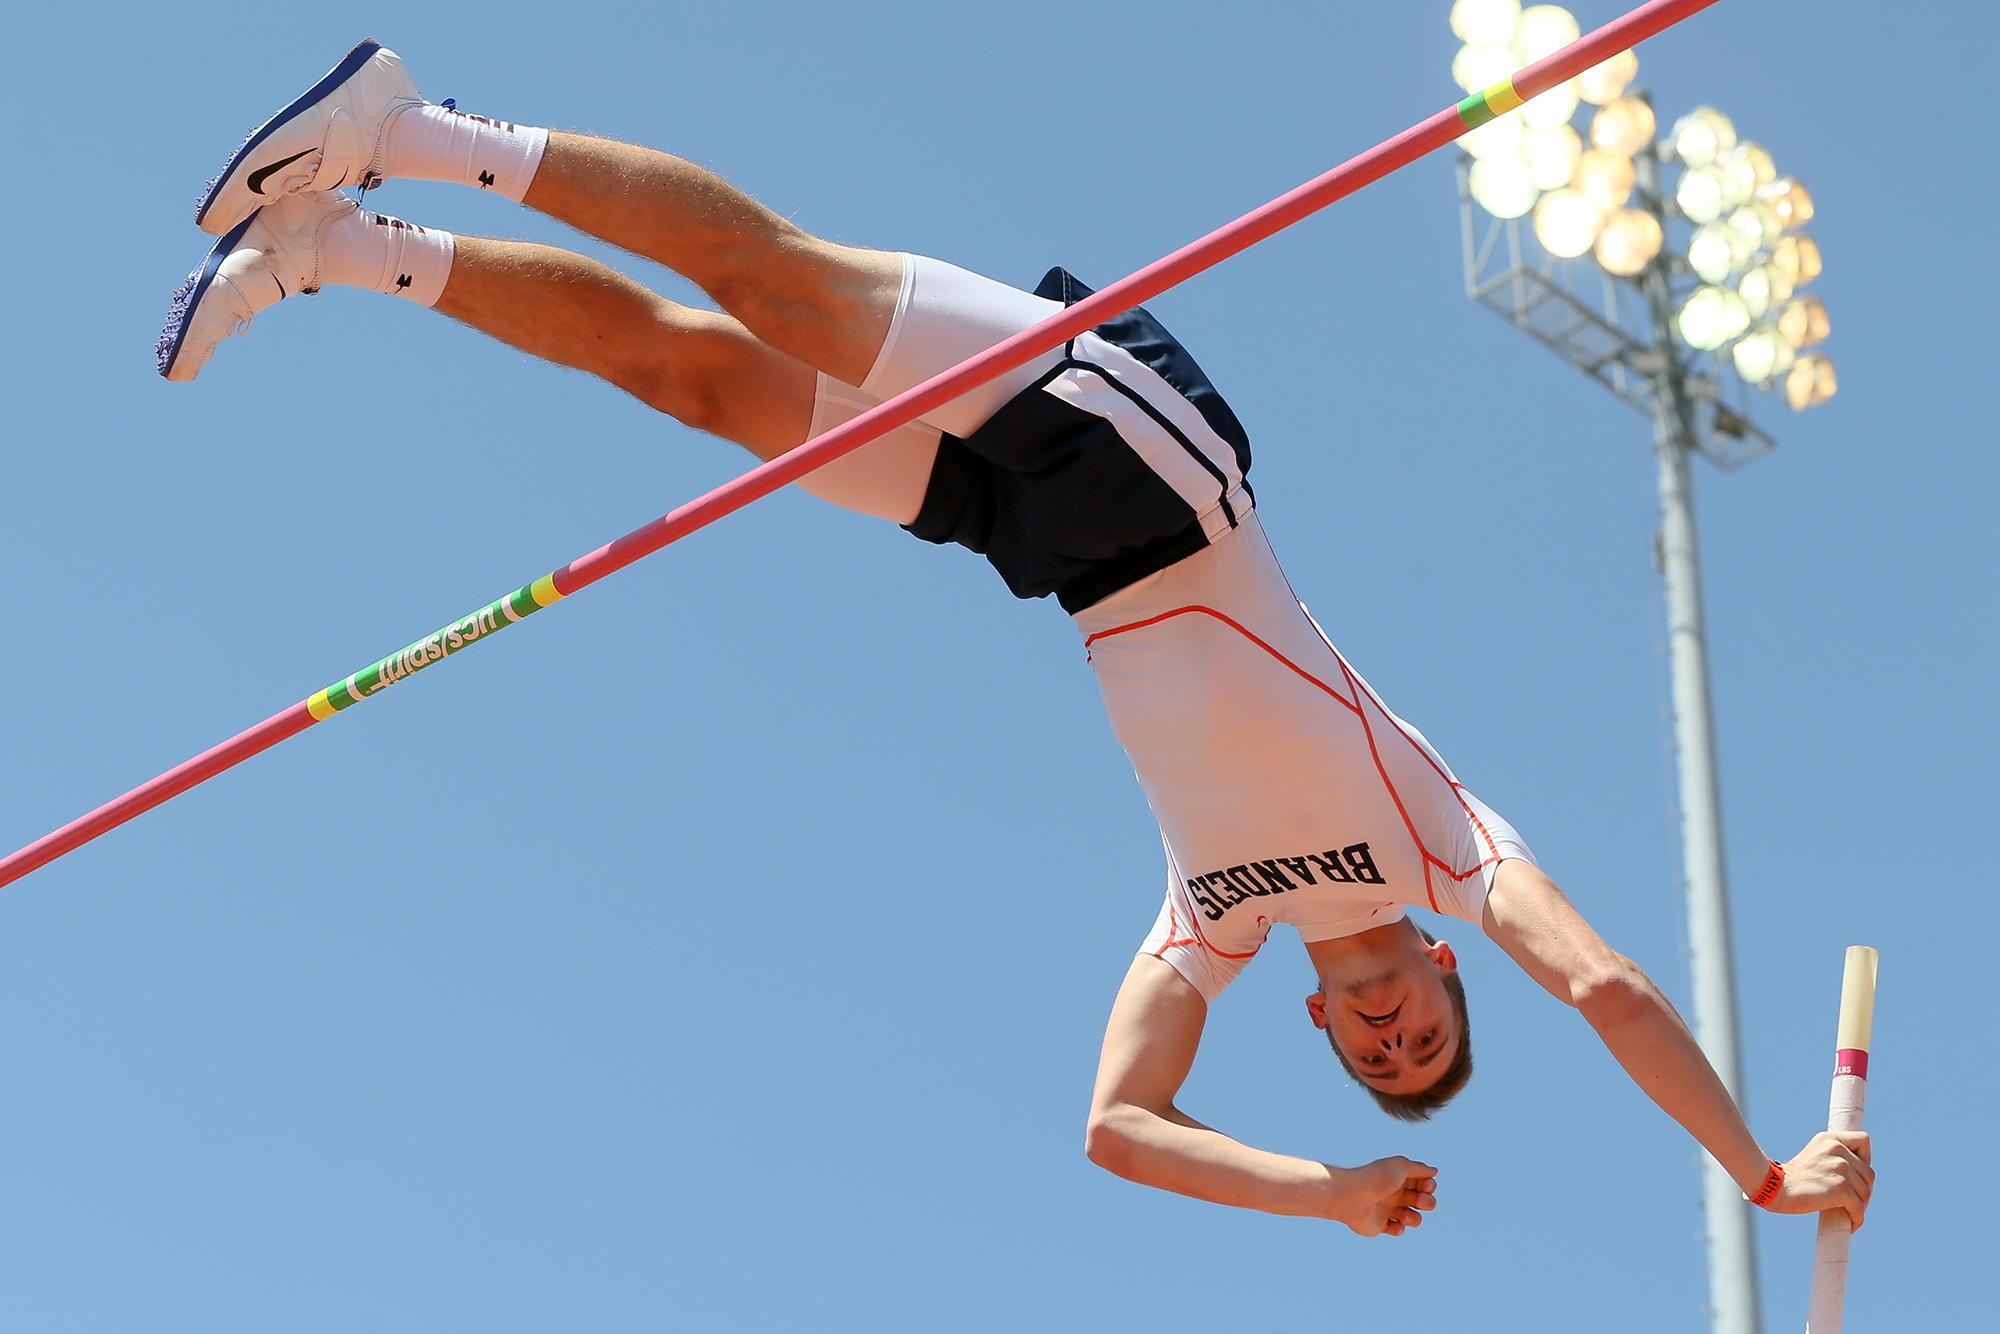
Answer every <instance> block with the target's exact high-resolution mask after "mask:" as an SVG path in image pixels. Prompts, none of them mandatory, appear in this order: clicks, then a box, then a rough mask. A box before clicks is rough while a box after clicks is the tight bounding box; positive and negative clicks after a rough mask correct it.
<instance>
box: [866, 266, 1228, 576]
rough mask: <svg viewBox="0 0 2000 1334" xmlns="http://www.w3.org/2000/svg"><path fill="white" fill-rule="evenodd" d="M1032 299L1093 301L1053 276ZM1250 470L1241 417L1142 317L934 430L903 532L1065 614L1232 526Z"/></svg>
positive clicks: (1062, 276) (1080, 340)
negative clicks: (976, 562)
mask: <svg viewBox="0 0 2000 1334" xmlns="http://www.w3.org/2000/svg"><path fill="white" fill-rule="evenodd" d="M1035 295H1036V296H1038V297H1043V298H1047V299H1049V300H1053V301H1060V302H1062V303H1063V304H1064V305H1066V306H1067V305H1074V304H1075V303H1076V302H1077V301H1080V300H1081V299H1083V298H1084V297H1086V296H1088V295H1090V289H1089V288H1087V287H1085V286H1084V285H1083V284H1082V283H1079V282H1078V281H1077V280H1076V279H1075V278H1073V277H1071V276H1070V275H1069V273H1067V272H1066V271H1064V270H1063V269H1060V268H1056V269H1051V270H1049V273H1048V276H1047V277H1045V278H1043V279H1042V282H1041V284H1040V286H1038V287H1037V288H1036V289H1035ZM1024 327H1025V326H1024ZM1249 471H1250V440H1249V437H1248V436H1247V435H1246V434H1245V433H1244V430H1243V426H1242V424H1241V423H1240V422H1239V421H1237V419H1236V414H1235V413H1234V412H1232V411H1230V408H1229V405H1228V404H1227V403H1225V402H1224V401H1223V399H1222V395H1220V394H1219V393H1217V392H1216V390H1215V386H1214V385H1212V384H1211V383H1209V380H1208V377H1207V376H1206V375H1204V374H1203V373H1202V371H1201V368H1200V367H1199V366H1197V365H1196V364H1195V361H1194V358H1193V357H1191V356H1189V355H1188V352H1187V349H1186V348H1184V347H1182V346H1181V344H1180V342H1179V340H1177V339H1176V338H1175V337H1174V336H1173V335H1172V334H1170V333H1168V332H1167V330H1166V328H1165V327H1164V326H1163V325H1161V324H1160V322H1159V321H1158V320H1156V319H1154V318H1153V316H1152V315H1151V314H1150V313H1148V312H1147V311H1146V310H1145V309H1144V308H1140V309H1137V310H1132V311H1129V312H1127V313H1126V314H1123V315H1120V316H1118V317H1117V318H1115V319H1112V320H1108V321H1106V322H1105V323H1103V324H1100V325H1098V326H1097V327H1096V328H1095V329H1093V330H1091V331H1090V332H1088V333H1085V334H1080V335H1078V336H1077V337H1076V338H1073V339H1071V340H1070V341H1069V343H1067V344H1066V345H1065V346H1064V347H1063V349H1062V351H1061V355H1060V359H1059V360H1056V361H1055V362H1054V363H1053V364H1051V365H1048V366H1046V368H1044V369H1042V370H1041V372H1040V374H1039V375H1038V376H1037V378H1036V379H1035V380H1034V381H1033V382H1032V383H1031V384H1029V385H1028V386H1027V387H1026V388H1024V389H1022V390H1020V391H1019V392H1018V393H1016V394H1015V395H1014V396H1013V397H1012V398H1010V399H1008V400H1007V401H1006V402H1005V403H1004V404H1003V405H1001V406H1000V408H999V409H998V410H997V411H995V412H994V413H993V414H992V416H991V417H989V418H988V419H987V420H986V421H985V422H984V424H983V425H980V426H979V427H978V428H977V429H976V430H974V431H972V432H971V433H970V434H968V435H965V436H962V437H961V436H956V435H951V434H949V433H944V434H943V436H942V439H941V440H940V441H939V445H938V451H937V459H936V463H935V464H934V466H933V467H932V470H931V475H930V481H929V484H928V486H927V487H926V489H925V492H924V498H923V504H922V508H921V509H920V511H919V512H918V514H917V517H916V518H915V520H914V521H912V522H911V523H908V524H906V525H905V527H906V528H907V529H908V530H909V531H910V532H911V533H913V534H915V535H916V536H918V537H920V538H922V539H924V540H925V541H927V542H940V543H942V542H955V543H958V544H959V545H961V546H965V547H969V548H971V549H972V550H973V551H976V552H979V553H980V554H981V555H983V556H985V557H986V559H987V560H988V561H990V562H991V563H992V565H993V567H994V569H996V570H998V571H999V573H1000V577H1001V578H1002V579H1004V580H1005V581H1006V583H1007V587H1008V588H1009V589H1011V590H1012V591H1013V593H1014V595H1015V596H1016V597H1023V598H1036V597H1044V596H1046V595H1048V594H1050V593H1053V594H1055V595H1056V598H1057V600H1058V601H1059V602H1060V603H1061V604H1062V606H1063V608H1064V610H1066V611H1069V612H1071V613H1075V612H1078V611H1081V610H1082V609H1083V608H1085V607H1088V606H1090V605H1091V604H1092V603H1094V602H1097V601H1100V600H1101V599H1103V598H1106V597H1109V596H1110V595H1111V594H1112V593H1115V592H1117V591H1118V590H1119V589H1121V588H1124V587H1126V586H1127V585H1129V584H1132V583H1134V582H1136V581H1138V580H1140V579H1143V578H1144V577H1146V576H1147V575H1149V574H1152V573H1153V572H1155V571H1157V570H1162V569H1165V568H1166V567H1167V566H1169V565H1172V564H1173V563H1175V562H1176V561H1179V560H1182V559H1184V558H1185V557H1187V556H1190V555H1193V554H1194V553H1195V552H1197V551H1199V550H1201V549H1202V548H1203V547H1205V546H1207V545H1208V543H1209V542H1210V541H1211V540H1212V539H1213V538H1215V537H1216V536H1218V535H1220V534H1221V533H1223V532H1226V531H1228V530H1229V529H1231V528H1234V527H1235V526H1236V524H1237V522H1238V521H1239V519H1240V518H1241V517H1242V516H1243V515H1244V514H1246V513H1248V512H1249V509H1250V507H1251V505H1252V503H1253V500H1252V496H1251V492H1250V486H1249V483H1248V481H1247V480H1246V475H1247V474H1248V473H1249Z"/></svg>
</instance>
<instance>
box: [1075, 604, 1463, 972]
mask: <svg viewBox="0 0 2000 1334" xmlns="http://www.w3.org/2000/svg"><path fill="white" fill-rule="evenodd" d="M1188 615H1202V616H1211V617H1214V618H1215V619H1216V620H1218V621H1221V622H1222V623H1223V624H1224V625H1226V626H1228V627H1229V628H1230V629H1232V630H1234V631H1236V633H1237V634H1239V635H1242V636H1243V637H1244V638H1245V639H1247V640H1249V641H1250V642H1251V643H1253V644H1255V645H1256V646H1257V647H1258V648H1261V649H1263V650H1264V652H1266V653H1268V654H1270V655H1271V656H1272V657H1273V658H1276V659H1277V660H1278V661H1279V662H1281V663H1283V664H1284V665H1285V666H1286V667H1288V668H1290V669H1291V670H1292V671H1293V672H1294V673H1295V674H1297V675H1298V676H1299V677H1300V678H1301V679H1303V680H1306V681H1310V682H1311V683H1312V684H1313V685H1315V686H1317V687H1319V689H1321V690H1322V691H1324V692H1325V693H1326V695H1327V697H1328V698H1329V699H1332V700H1333V701H1335V702H1336V703H1338V704H1340V705H1342V706H1343V707H1345V708H1346V709H1348V710H1349V711H1350V712H1351V713H1353V714H1354V716H1355V717H1356V718H1358V719H1360V720H1361V732H1362V735H1363V736H1365V737H1366V738H1367V739H1368V756H1369V758H1370V759H1371V760H1373V761H1374V762H1375V774H1376V776H1377V777H1378V778H1380V779H1381V780H1382V787H1383V789H1384V790H1385V791H1387V792H1388V794H1389V800H1390V801H1392V802H1394V803H1395V806H1396V814H1397V815H1399V816H1401V817H1402V820H1403V829H1404V831H1405V832H1406V833H1408V834H1409V836H1410V842H1411V843H1413V844H1414V845H1415V846H1416V849H1417V856H1418V859H1419V863H1418V864H1419V865H1421V866H1422V867H1423V868H1424V897H1425V898H1427V899H1429V900H1430V905H1431V911H1432V912H1441V911H1443V910H1442V909H1440V908H1439V907H1438V903H1437V894H1436V892H1435V891H1434V890H1432V888H1431V867H1433V866H1435V867H1437V869H1438V870H1440V871H1442V872H1444V873H1445V874H1446V875H1448V876H1450V877H1451V878H1452V879H1453V880H1469V879H1471V878H1472V877H1473V876H1475V875H1477V874H1479V873H1480V872H1481V871H1483V870H1485V869H1486V868H1487V867H1489V866H1491V865H1493V864H1494V863H1495V862H1498V861H1499V860H1501V857H1500V847H1499V844H1497V843H1495V842H1494V841H1493V835H1492V833H1491V832H1489V831H1488V830H1487V828H1486V823H1485V822H1484V821H1483V820H1481V819H1480V818H1479V814H1478V812H1476V811H1474V810H1473V809H1472V807H1471V805H1470V804H1469V803H1467V801H1466V800H1465V786H1464V784H1462V783H1460V782H1459V781H1458V780H1457V779H1455V778H1453V777H1452V776H1451V775H1450V774H1449V773H1448V772H1446V770H1445V768H1444V766H1443V765H1441V764H1439V763H1438V762H1437V760H1436V759H1435V758H1433V757H1432V755H1431V753H1430V752H1429V751H1428V750H1426V749H1424V748H1423V747H1422V746H1420V745H1418V744H1417V739H1416V738H1415V737H1413V736H1411V735H1410V734H1409V732H1407V731H1406V730H1404V728H1403V725H1402V723H1401V722H1400V721H1398V720H1397V718H1396V715H1394V714H1393V713H1390V712H1389V708H1388V706H1387V705H1385V704H1384V703H1382V701H1381V700H1380V699H1379V698H1377V697H1376V695H1375V692H1374V691H1372V690H1368V689H1366V688H1365V687H1364V686H1363V685H1362V683H1361V679H1360V678H1359V677H1357V676H1356V675H1355V674H1354V671H1353V669H1352V668H1350V667H1349V666H1348V665H1347V659H1346V658H1344V657H1342V656H1341V653H1340V650H1339V649H1337V648H1335V647H1334V646H1333V641H1331V640H1329V639H1328V638H1327V637H1326V633H1325V632H1324V631H1322V630H1320V629H1319V627H1318V626H1317V625H1314V626H1313V629H1314V631H1315V632H1316V633H1317V634H1318V635H1319V642H1320V643H1322V644H1325V645H1326V648H1327V652H1329V653H1331V654H1333V660H1334V661H1335V662H1337V663H1339V664H1340V673H1341V675H1342V676H1343V677H1344V678H1345V679H1346V681H1347V685H1348V688H1349V689H1351V690H1352V691H1353V692H1354V698H1353V699H1348V698H1347V697H1346V696H1344V695H1342V694H1341V693H1340V692H1339V691H1338V690H1335V689H1334V688H1333V687H1332V686H1330V685H1328V684H1327V683H1326V682H1324V681H1322V680H1320V679H1319V678H1318V677H1317V676H1314V675H1313V674H1312V673H1311V672H1309V671H1307V670H1306V669H1305V668H1303V667H1301V666H1299V665H1298V664H1297V663H1295V662H1293V661H1292V660H1291V659H1290V658H1288V657H1286V656H1285V655H1284V654H1283V653H1280V652H1279V651H1278V650H1277V649H1275V648H1273V647H1272V646H1271V645H1270V644H1268V643H1266V642H1264V640H1262V639H1260V638H1258V637H1257V636H1256V635H1255V634H1253V633H1251V632H1250V631H1249V630H1248V629H1246V628H1245V627H1244V626H1243V625H1242V623H1241V622H1239V621H1237V620H1235V619H1234V618H1232V617H1229V616H1225V615H1223V614H1222V613H1221V612H1219V611H1217V610H1216V609H1215V608H1213V607H1203V606H1199V605H1190V606H1186V607H1175V608H1174V609H1173V610H1172V611H1163V612H1161V613H1160V614H1159V615H1157V616H1149V617H1147V618H1146V619H1145V620H1143V621H1133V622H1132V623H1131V624H1129V625H1116V626H1113V627H1111V628H1110V629H1109V630H1099V631H1098V632H1097V633H1096V634H1094V635H1090V636H1088V637H1087V638H1085V639H1084V641H1083V647H1084V649H1085V651H1086V652H1088V650H1089V648H1090V646H1091V645H1092V644H1095V643H1096V642H1097V641H1098V640H1100V639H1109V638H1110V637H1111V636H1112V635H1122V634H1125V633H1126V632H1128V631H1131V630H1145V629H1148V628H1150V627H1152V626H1155V625H1158V624H1160V623H1161V622H1163V621H1170V620H1172V619H1174V618H1175V617H1176V616H1188ZM1363 697H1366V698H1367V700H1368V701H1369V702H1370V703H1372V704H1374V706H1375V707H1376V708H1377V709H1378V710H1380V711H1381V714H1382V716H1383V717H1384V718H1386V719H1388V720H1389V721H1390V722H1392V723H1395V724H1396V734H1397V735H1398V736H1400V737H1402V738H1403V740H1405V741H1407V742H1409V743H1410V748H1411V749H1412V750H1414V751H1416V752H1417V754H1418V755H1420V756H1422V757H1423V760H1424V762H1425V763H1426V764H1428V765H1430V766H1431V768H1432V769H1433V770H1435V771H1436V773H1437V775H1438V777H1440V778H1442V779H1444V781H1445V783H1446V784H1447V785H1448V786H1449V787H1450V788H1451V794H1452V796H1453V797H1454V798H1455V799H1456V800H1457V801H1458V806H1459V809H1460V810H1462V811H1464V812H1465V816H1466V818H1467V819H1469V820H1471V821H1472V826H1473V828H1474V829H1477V830H1478V831H1479V837H1480V838H1481V839H1482V840H1483V841H1484V842H1485V844H1486V846H1487V848H1488V850H1489V851H1490V852H1491V853H1492V855H1491V856H1490V857H1487V858H1486V859H1484V860H1483V861H1481V862H1479V863H1478V864H1477V865H1475V866H1473V867H1471V868H1470V869H1468V870H1464V871H1455V870H1453V869H1452V868H1451V864H1450V863H1449V862H1447V861H1445V860H1444V859H1443V858H1441V857H1438V856H1437V855H1436V854H1434V853H1433V852H1432V851H1431V850H1430V849H1429V848H1428V847H1426V846H1424V840H1423V836H1422V835H1420V834H1419V833H1418V832H1417V826H1416V822H1415V821H1413V820H1412V819H1410V813H1409V811H1408V810H1407V809H1406V808H1405V807H1404V805H1403V797H1402V794H1401V793H1399V792H1397V791H1396V785H1395V784H1394V783H1393V782H1391V781H1390V779H1389V770H1388V768H1387V767H1386V766H1385V765H1384V764H1383V763H1382V754H1381V751H1380V750H1379V749H1378V748H1377V747H1376V745H1375V729H1374V728H1372V727H1370V726H1369V725H1368V711H1367V710H1366V709H1365V708H1363V707H1362V706H1361V704H1360V700H1361V699H1362V698H1363ZM1167 910H1168V915H1169V921H1170V922H1171V921H1172V913H1173V905H1172V903H1171V902H1169V903H1168V907H1167ZM1188 925H1189V926H1190V927H1191V928H1192V929H1193V930H1194V932H1195V934H1196V935H1200V934H1201V927H1200V926H1199V925H1197V924H1196V923H1195V922H1193V921H1192V920H1190V921H1189V923H1188ZM1170 934H1171V932H1170ZM1201 943H1202V944H1203V945H1205V946H1207V947H1208V949H1209V950H1210V951H1212V952H1213V953H1215V954H1219V955H1221V956H1222V957H1223V958H1225V959H1247V958H1249V957H1250V954H1255V953H1256V952H1257V951H1256V950H1252V951H1250V954H1227V953H1224V952H1223V951H1222V950H1218V949H1216V948H1215V947H1214V946H1213V945H1209V943H1208V940H1207V938H1206V937H1204V938H1203V939H1202V942H1201ZM1259 948H1262V946H1259Z"/></svg>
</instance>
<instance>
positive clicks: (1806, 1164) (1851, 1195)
mask: <svg viewBox="0 0 2000 1334" xmlns="http://www.w3.org/2000/svg"><path fill="white" fill-rule="evenodd" d="M1874 1190H1875V1168H1874V1166H1873V1165H1872V1164H1871V1163H1870V1162H1869V1146H1868V1134H1867V1132H1866V1131H1862V1130H1822V1131H1821V1132H1820V1133H1819V1134H1817V1135H1814V1136H1813V1137H1812V1139H1811V1140H1810V1141H1808V1142H1807V1144H1806V1146H1805V1148H1803V1149H1800V1150H1799V1153H1798V1156H1797V1157H1796V1158H1793V1159H1792V1160H1791V1161H1790V1162H1788V1163H1786V1164H1785V1183H1784V1185H1783V1186H1782V1187H1781V1188H1780V1189H1779V1191H1778V1198H1777V1199H1775V1200H1772V1201H1771V1202H1770V1204H1768V1205H1766V1206H1765V1207H1766V1208H1768V1209H1770V1210H1771V1211H1772V1212H1773V1213H1780V1214H1816V1213H1818V1212H1820V1211H1821V1210H1823V1209H1845V1210H1847V1216H1848V1218H1849V1219H1850V1220H1851V1221H1852V1222H1853V1224H1854V1226H1855V1227H1857V1228H1858V1227H1860V1226H1861V1216H1862V1215H1863V1214H1864V1213H1866V1212H1867V1211H1868V1197H1869V1196H1870V1195H1871V1194H1873V1193H1874Z"/></svg>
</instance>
